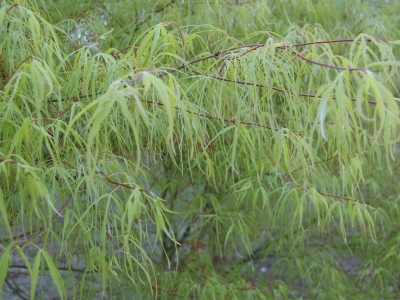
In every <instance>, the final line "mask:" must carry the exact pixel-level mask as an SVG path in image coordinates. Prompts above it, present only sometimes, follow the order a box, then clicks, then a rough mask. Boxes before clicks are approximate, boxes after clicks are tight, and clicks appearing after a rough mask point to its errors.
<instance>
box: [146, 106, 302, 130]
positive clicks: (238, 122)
mask: <svg viewBox="0 0 400 300" xmlns="http://www.w3.org/2000/svg"><path fill="white" fill-rule="evenodd" d="M144 102H146V103H150V104H157V105H158V106H164V104H163V103H161V102H153V101H150V100H144ZM175 109H177V110H184V111H186V112H188V113H190V114H193V115H196V116H199V117H204V118H207V119H213V120H217V121H223V122H225V123H232V124H242V125H251V126H257V127H262V128H267V129H270V130H274V131H278V130H280V129H281V128H272V127H270V126H267V125H263V124H259V123H252V122H246V121H237V120H235V119H222V118H218V117H214V116H210V115H206V114H201V113H197V112H194V111H191V110H188V109H181V108H180V107H177V106H175ZM294 134H295V135H297V136H301V137H303V135H302V134H300V133H294Z"/></svg>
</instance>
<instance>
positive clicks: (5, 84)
mask: <svg viewBox="0 0 400 300" xmlns="http://www.w3.org/2000/svg"><path fill="white" fill-rule="evenodd" d="M30 58H34V56H33V55H32V54H31V55H29V56H28V57H27V58H25V59H24V60H23V61H22V62H21V63H20V64H19V65H18V67H17V68H16V69H14V71H13V73H12V74H11V75H10V76H9V77H8V78H7V80H6V82H5V83H4V84H3V86H2V87H1V89H0V90H2V91H3V90H4V89H5V87H6V86H7V84H8V83H9V81H10V80H11V78H12V77H13V76H14V75H15V73H17V72H18V70H19V68H21V66H22V65H23V64H24V63H25V62H26V61H27V60H28V59H30Z"/></svg>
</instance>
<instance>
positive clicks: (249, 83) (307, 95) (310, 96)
mask: <svg viewBox="0 0 400 300" xmlns="http://www.w3.org/2000/svg"><path fill="white" fill-rule="evenodd" d="M191 71H192V72H193V73H195V74H197V75H201V76H205V77H208V78H213V79H216V80H219V81H226V82H232V83H236V84H243V85H252V86H258V87H263V88H265V87H267V86H266V85H264V84H261V83H253V82H246V81H240V80H233V79H228V78H224V77H220V76H214V75H210V74H205V73H201V72H199V71H196V70H193V69H191ZM271 89H272V90H274V91H277V92H280V93H288V94H291V95H298V96H300V97H309V98H322V96H318V97H317V96H316V95H315V94H306V93H293V92H289V91H286V90H284V89H281V88H278V87H274V86H273V87H272V88H271ZM332 99H333V100H337V98H336V97H332ZM348 99H349V100H350V101H352V102H356V101H357V99H356V98H348ZM367 103H369V104H373V105H376V104H377V102H376V101H372V100H368V101H367ZM396 104H397V105H398V106H400V102H398V101H396Z"/></svg>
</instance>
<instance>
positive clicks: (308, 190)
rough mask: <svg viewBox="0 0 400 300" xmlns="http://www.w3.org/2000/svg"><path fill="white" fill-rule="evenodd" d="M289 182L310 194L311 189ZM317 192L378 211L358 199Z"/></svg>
mask: <svg viewBox="0 0 400 300" xmlns="http://www.w3.org/2000/svg"><path fill="white" fill-rule="evenodd" d="M288 181H290V182H291V183H294V184H295V185H297V186H298V187H300V188H301V189H302V190H304V191H306V192H307V193H309V192H310V189H309V188H306V187H304V186H301V185H300V184H298V183H297V182H295V181H293V180H290V179H288ZM315 191H316V192H317V193H318V194H320V195H321V196H326V197H331V198H334V199H339V200H347V201H352V202H355V203H359V204H362V205H364V206H365V207H367V208H371V209H373V210H377V208H375V207H373V206H371V205H368V204H366V203H365V202H364V201H361V200H358V199H353V198H349V197H344V196H336V195H331V194H327V193H324V192H321V191H318V190H315Z"/></svg>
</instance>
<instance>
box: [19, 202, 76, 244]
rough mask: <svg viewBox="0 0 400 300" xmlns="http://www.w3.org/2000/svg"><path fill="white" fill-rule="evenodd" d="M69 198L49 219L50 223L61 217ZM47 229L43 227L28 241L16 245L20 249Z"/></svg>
mask: <svg viewBox="0 0 400 300" xmlns="http://www.w3.org/2000/svg"><path fill="white" fill-rule="evenodd" d="M70 200H71V198H68V200H67V201H66V202H65V203H64V205H63V206H61V208H60V209H59V210H58V211H57V213H55V214H54V216H53V218H52V219H51V223H52V224H54V222H55V221H56V220H57V218H58V217H59V216H60V215H61V212H62V211H63V210H64V208H65V207H66V206H67V204H68V203H69V201H70ZM46 229H47V228H46V226H43V227H42V228H41V229H40V230H39V231H38V232H37V233H35V234H34V235H32V236H31V237H30V238H29V239H27V240H26V241H24V242H22V243H21V244H19V245H18V247H22V246H24V245H26V244H28V243H30V242H32V241H33V240H34V239H35V238H37V237H38V236H39V235H40V234H41V233H42V232H43V231H45V230H46Z"/></svg>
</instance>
